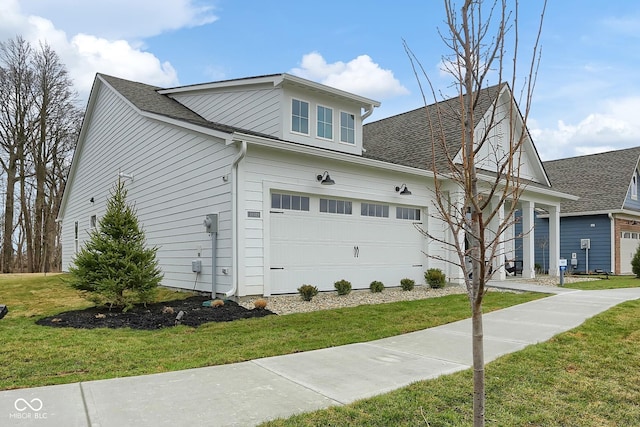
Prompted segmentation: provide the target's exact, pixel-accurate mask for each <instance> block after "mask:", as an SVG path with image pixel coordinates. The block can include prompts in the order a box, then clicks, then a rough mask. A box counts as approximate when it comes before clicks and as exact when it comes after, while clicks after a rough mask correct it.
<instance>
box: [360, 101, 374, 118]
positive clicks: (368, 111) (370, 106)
mask: <svg viewBox="0 0 640 427" xmlns="http://www.w3.org/2000/svg"><path fill="white" fill-rule="evenodd" d="M374 108H376V106H375V105H373V104H371V105H369V107H368V108H367V109H366V110H365V111H364V114H363V115H362V121H363V122H364V121H365V120H366V119H367V117H369V116H370V115H371V114H373V109H374Z"/></svg>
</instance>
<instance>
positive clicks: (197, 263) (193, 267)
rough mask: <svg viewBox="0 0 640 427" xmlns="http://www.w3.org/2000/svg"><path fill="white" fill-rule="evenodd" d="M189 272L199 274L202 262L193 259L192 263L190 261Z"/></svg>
mask: <svg viewBox="0 0 640 427" xmlns="http://www.w3.org/2000/svg"><path fill="white" fill-rule="evenodd" d="M191 271H193V272H194V273H201V272H202V261H201V260H199V259H194V260H193V261H191Z"/></svg>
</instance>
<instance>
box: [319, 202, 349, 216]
mask: <svg viewBox="0 0 640 427" xmlns="http://www.w3.org/2000/svg"><path fill="white" fill-rule="evenodd" d="M320 212H326V213H334V214H343V215H351V214H352V213H353V212H352V203H351V202H350V201H349V200H334V199H320Z"/></svg>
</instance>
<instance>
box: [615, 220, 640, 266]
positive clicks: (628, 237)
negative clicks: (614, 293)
mask: <svg viewBox="0 0 640 427" xmlns="http://www.w3.org/2000/svg"><path fill="white" fill-rule="evenodd" d="M639 237H640V234H638V233H632V232H629V231H623V232H622V235H621V237H620V274H633V272H632V271H631V260H632V259H633V255H635V253H636V250H637V249H638V244H639V243H640V238H639Z"/></svg>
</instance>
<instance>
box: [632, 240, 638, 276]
mask: <svg viewBox="0 0 640 427" xmlns="http://www.w3.org/2000/svg"><path fill="white" fill-rule="evenodd" d="M631 271H633V274H635V275H636V277H637V278H640V245H638V249H636V253H635V254H634V255H633V258H631Z"/></svg>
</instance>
